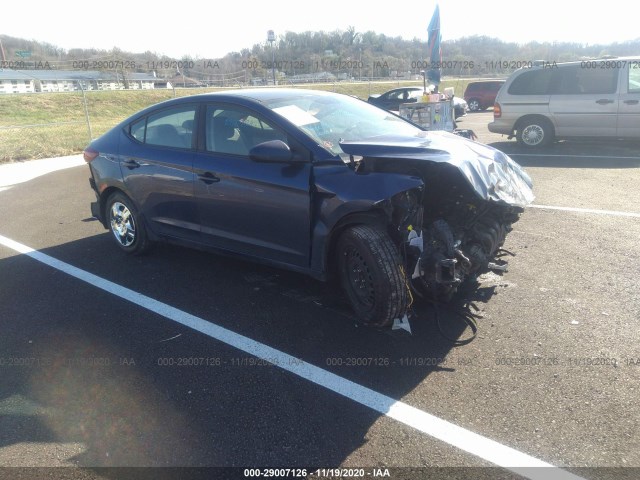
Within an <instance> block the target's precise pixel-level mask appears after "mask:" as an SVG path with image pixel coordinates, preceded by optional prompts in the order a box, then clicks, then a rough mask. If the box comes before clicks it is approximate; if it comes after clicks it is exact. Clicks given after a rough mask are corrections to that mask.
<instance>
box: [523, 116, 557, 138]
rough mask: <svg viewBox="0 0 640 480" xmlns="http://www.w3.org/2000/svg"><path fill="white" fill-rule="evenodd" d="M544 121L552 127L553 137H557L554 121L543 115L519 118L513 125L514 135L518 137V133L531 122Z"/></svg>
mask: <svg viewBox="0 0 640 480" xmlns="http://www.w3.org/2000/svg"><path fill="white" fill-rule="evenodd" d="M536 120H537V121H542V122H544V123H546V124H548V125H549V126H550V127H551V135H552V137H555V135H556V125H555V124H554V123H553V120H552V119H551V118H549V117H547V116H546V115H542V114H540V113H528V114H526V115H523V116H522V117H520V118H518V120H517V121H516V123H514V124H513V134H514V135H517V134H518V131H519V130H520V129H521V128H522V126H523V124H525V123H528V122H531V121H536Z"/></svg>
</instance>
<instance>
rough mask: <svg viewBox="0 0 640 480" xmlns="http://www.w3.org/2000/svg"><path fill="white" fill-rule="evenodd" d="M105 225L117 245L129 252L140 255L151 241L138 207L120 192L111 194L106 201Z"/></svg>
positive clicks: (146, 249) (149, 245)
mask: <svg viewBox="0 0 640 480" xmlns="http://www.w3.org/2000/svg"><path fill="white" fill-rule="evenodd" d="M105 213H106V217H107V225H108V227H109V230H110V231H111V234H112V235H113V238H114V240H115V242H116V245H118V247H119V248H120V249H121V250H122V251H124V252H126V253H129V254H133V255H141V254H143V253H145V252H147V251H148V250H149V248H150V247H151V242H150V241H149V237H148V235H147V231H146V229H145V226H144V222H143V220H142V218H141V217H140V214H139V213H138V209H137V208H136V206H135V205H134V203H133V202H132V201H131V199H130V198H129V197H127V196H126V195H125V194H124V193H122V192H115V193H114V194H112V195H111V196H110V197H109V198H108V199H107V203H106V210H105Z"/></svg>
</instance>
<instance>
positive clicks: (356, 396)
mask: <svg viewBox="0 0 640 480" xmlns="http://www.w3.org/2000/svg"><path fill="white" fill-rule="evenodd" d="M0 244H1V245H4V246H5V247H7V248H9V249H11V250H14V251H16V252H19V253H21V254H24V255H26V256H28V257H30V258H32V259H34V260H37V261H38V262H42V263H44V264H45V265H48V266H50V267H52V268H55V269H56V270H59V271H61V272H64V273H66V274H68V275H71V276H72V277H75V278H77V279H79V280H81V281H83V282H86V283H88V284H90V285H93V286H94V287H97V288H99V289H101V290H104V291H105V292H108V293H111V294H113V295H115V296H117V297H119V298H121V299H123V300H128V301H130V302H132V303H134V304H136V305H138V306H140V307H142V308H145V309H147V310H149V311H151V312H153V313H156V314H158V315H161V316H163V317H165V318H167V319H170V320H173V321H175V322H177V323H180V324H182V325H184V326H186V327H189V328H192V329H194V330H196V331H198V332H201V333H203V334H205V335H207V336H209V337H211V338H214V339H216V340H219V341H221V342H223V343H226V344H227V345H230V346H232V347H234V348H237V349H238V350H242V351H243V352H246V353H248V354H250V355H253V356H255V357H258V358H260V359H263V360H266V361H269V362H271V363H273V364H274V365H276V366H278V367H280V368H282V369H283V370H287V371H289V372H291V373H293V374H295V375H298V376H299V377H301V378H303V379H305V380H308V381H310V382H313V383H315V384H317V385H320V386H322V387H324V388H326V389H328V390H331V391H332V392H335V393H338V394H340V395H342V396H344V397H347V398H349V399H351V400H353V401H354V402H357V403H359V404H361V405H364V406H367V407H369V408H371V409H373V410H375V411H377V412H379V413H381V414H382V415H386V416H387V417H390V418H393V419H395V420H397V421H399V422H401V423H404V424H405V425H408V426H410V427H413V428H415V429H416V430H419V431H421V432H423V433H426V434H427V435H430V436H432V437H434V438H437V439H439V440H441V441H443V442H446V443H448V444H450V445H453V446H454V447H457V448H459V449H461V450H464V451H465V452H468V453H471V454H472V455H476V456H477V457H480V458H482V459H484V460H486V461H488V462H491V463H493V464H495V465H497V466H500V467H503V468H506V469H508V470H511V471H513V472H516V473H518V474H520V475H522V476H524V477H526V478H531V479H548V478H551V477H550V475H551V474H552V475H553V478H554V479H556V478H557V479H567V480H569V479H571V480H579V479H581V477H578V476H576V475H574V474H572V473H570V472H567V471H565V470H561V469H559V468H557V467H554V466H553V465H550V464H548V463H546V462H543V461H541V460H538V459H537V458H534V457H531V456H529V455H527V454H524V453H521V452H519V451H517V450H514V449H513V448H510V447H507V446H505V445H502V444H500V443H498V442H495V441H493V440H491V439H489V438H486V437H483V436H481V435H478V434H476V433H473V432H471V431H469V430H466V429H464V428H462V427H459V426H457V425H454V424H453V423H450V422H447V421H446V420H442V419H440V418H438V417H435V416H433V415H431V414H429V413H427V412H424V411H422V410H419V409H417V408H415V407H412V406H410V405H407V404H406V403H403V402H400V401H398V400H395V399H393V398H391V397H388V396H386V395H383V394H381V393H379V392H376V391H374V390H371V389H369V388H367V387H364V386H362V385H359V384H357V383H354V382H352V381H350V380H347V379H345V378H342V377H340V376H338V375H335V374H333V373H331V372H328V371H327V370H323V369H322V368H319V367H316V366H314V365H312V364H310V363H307V362H304V361H302V360H300V359H298V358H295V357H293V356H291V355H289V354H287V353H284V352H281V351H280V350H276V349H275V348H272V347H269V346H268V345H265V344H263V343H260V342H257V341H255V340H252V339H250V338H248V337H245V336H243V335H240V334H238V333H235V332H233V331H231V330H228V329H226V328H224V327H221V326H219V325H216V324H215V323H212V322H210V321H207V320H204V319H202V318H200V317H197V316H195V315H191V314H190V313H187V312H184V311H182V310H179V309H177V308H175V307H172V306H170V305H167V304H166V303H162V302H159V301H158V300H154V299H153V298H150V297H147V296H146V295H143V294H141V293H138V292H135V291H133V290H130V289H128V288H126V287H123V286H121V285H118V284H117V283H113V282H111V281H109V280H106V279H104V278H102V277H98V276H97V275H94V274H92V273H89V272H87V271H85V270H82V269H80V268H77V267H74V266H72V265H69V264H68V263H65V262H62V261H60V260H57V259H55V258H53V257H51V256H49V255H46V254H44V253H42V252H39V251H37V250H34V249H32V248H30V247H28V246H26V245H23V244H21V243H18V242H16V241H14V240H11V239H10V238H7V237H4V236H2V235H0ZM540 467H546V468H540ZM550 468H552V469H553V471H550Z"/></svg>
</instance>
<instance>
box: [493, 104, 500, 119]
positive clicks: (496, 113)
mask: <svg viewBox="0 0 640 480" xmlns="http://www.w3.org/2000/svg"><path fill="white" fill-rule="evenodd" d="M501 116H502V108H500V104H499V103H498V102H496V103H494V104H493V118H500V117H501Z"/></svg>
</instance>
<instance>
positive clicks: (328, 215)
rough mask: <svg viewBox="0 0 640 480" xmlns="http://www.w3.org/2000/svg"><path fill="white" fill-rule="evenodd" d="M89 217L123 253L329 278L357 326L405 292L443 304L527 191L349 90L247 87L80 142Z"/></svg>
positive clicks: (388, 310) (385, 315) (485, 154)
mask: <svg viewBox="0 0 640 480" xmlns="http://www.w3.org/2000/svg"><path fill="white" fill-rule="evenodd" d="M84 158H85V160H86V161H87V162H88V164H89V169H90V173H91V178H90V181H89V182H90V185H91V187H92V189H93V190H94V192H95V195H96V201H95V202H93V203H92V204H91V212H92V214H93V215H94V216H95V217H96V218H98V219H99V220H100V221H101V222H102V224H103V225H104V227H105V228H106V229H108V230H110V232H111V237H112V238H113V240H114V241H115V244H116V245H117V246H118V247H119V249H121V250H122V251H124V252H127V253H131V254H140V253H143V252H145V251H147V250H148V249H149V247H150V246H151V244H152V243H153V242H156V241H169V242H174V243H178V244H183V245H189V246H195V247H199V248H204V249H212V250H215V251H218V252H224V253H230V254H234V255H241V256H244V257H247V258H250V259H253V260H256V261H260V262H265V263H268V264H271V265H275V266H278V267H282V268H287V269H290V270H294V271H297V272H303V273H305V274H308V275H311V276H313V277H315V278H318V279H321V280H329V279H334V278H336V279H337V280H338V281H339V282H340V283H341V285H342V288H343V289H344V292H345V294H346V297H347V298H348V300H349V301H350V303H351V305H352V306H353V309H354V311H355V312H356V314H357V316H358V317H359V318H360V319H361V320H362V322H363V323H365V324H368V325H374V326H378V327H382V326H388V325H390V324H391V323H392V322H393V321H394V319H399V318H402V317H403V315H404V314H405V313H406V312H407V309H408V308H409V305H410V303H411V301H410V298H411V294H410V289H415V290H416V291H422V292H423V294H424V295H431V296H434V297H436V298H439V299H447V298H450V297H451V295H452V294H453V293H454V292H455V291H456V289H457V288H458V286H459V285H460V283H461V282H462V281H463V280H465V279H466V278H474V276H475V275H477V274H478V273H479V272H482V271H484V270H486V269H487V268H488V266H489V262H490V261H492V259H493V258H494V256H495V255H496V253H497V252H498V250H499V249H500V247H501V245H502V244H503V242H504V240H505V236H506V234H507V232H508V231H510V229H511V224H512V223H514V222H515V221H517V220H518V218H519V215H520V214H521V213H522V212H523V207H524V206H525V205H527V204H528V203H529V202H530V201H531V200H532V192H531V181H530V179H529V177H528V176H527V174H526V173H525V172H524V171H523V170H522V169H521V168H520V167H519V166H518V165H517V164H516V163H515V162H513V161H512V160H511V159H510V158H509V157H508V156H507V155H505V154H504V153H502V152H499V151H497V150H494V149H492V148H490V147H488V146H484V145H481V144H479V143H475V142H472V141H470V140H466V139H464V138H462V137H458V136H456V135H452V134H449V133H446V132H426V131H424V130H422V129H420V128H418V127H416V126H415V125H413V124H411V123H410V122H407V121H405V120H403V119H402V118H400V117H398V116H395V115H390V114H389V113H387V112H385V111H384V110H381V109H379V108H376V107H374V106H372V105H369V104H367V103H366V102H363V101H362V100H358V99H356V98H353V97H350V96H347V95H341V94H335V93H329V92H316V91H310V90H302V89H260V90H250V89H246V90H237V91H228V92H219V93H212V94H204V95H197V96H190V97H182V98H176V99H173V100H169V101H167V102H164V103H161V104H158V105H155V106H152V107H149V108H147V109H145V110H142V111H141V112H139V113H137V114H135V115H133V116H132V117H130V118H129V119H127V120H125V121H123V122H122V123H120V124H119V125H117V126H116V127H114V128H113V129H111V130H110V131H108V132H107V133H105V134H104V135H103V136H101V137H100V138H98V139H97V140H94V141H93V142H91V144H90V145H89V146H88V147H87V148H86V149H85V151H84Z"/></svg>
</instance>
